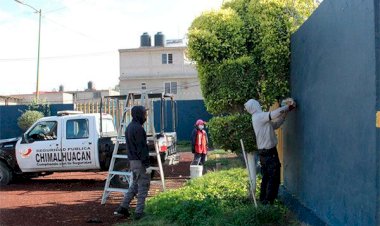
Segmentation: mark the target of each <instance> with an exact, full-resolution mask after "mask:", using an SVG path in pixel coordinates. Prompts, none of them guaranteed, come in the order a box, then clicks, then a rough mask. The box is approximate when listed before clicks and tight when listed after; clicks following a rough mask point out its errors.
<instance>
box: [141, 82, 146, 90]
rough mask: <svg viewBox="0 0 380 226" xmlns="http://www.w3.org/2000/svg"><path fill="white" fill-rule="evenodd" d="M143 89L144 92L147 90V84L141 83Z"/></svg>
mask: <svg viewBox="0 0 380 226" xmlns="http://www.w3.org/2000/svg"><path fill="white" fill-rule="evenodd" d="M141 89H142V90H146V83H145V82H142V83H141Z"/></svg>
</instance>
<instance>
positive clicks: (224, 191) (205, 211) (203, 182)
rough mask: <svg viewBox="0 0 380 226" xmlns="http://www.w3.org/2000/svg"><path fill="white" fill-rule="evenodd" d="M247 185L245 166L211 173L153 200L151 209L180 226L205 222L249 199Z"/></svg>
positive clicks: (148, 206) (150, 205) (148, 207)
mask: <svg viewBox="0 0 380 226" xmlns="http://www.w3.org/2000/svg"><path fill="white" fill-rule="evenodd" d="M236 178H239V179H238V180H237V179H236ZM247 186H248V179H247V173H246V171H245V170H243V169H233V170H228V171H219V172H215V173H208V174H206V175H205V176H203V177H201V178H198V179H196V180H190V181H189V182H188V183H187V184H186V185H185V187H183V188H180V189H177V190H172V191H168V192H165V193H161V194H159V195H158V196H156V197H154V198H152V199H150V200H149V201H148V204H147V211H148V212H150V213H152V214H154V215H156V216H160V217H161V218H163V219H167V220H168V221H169V222H176V223H178V224H179V225H205V222H208V218H210V217H212V216H220V214H223V211H224V210H225V209H230V208H232V207H237V206H242V205H244V204H246V203H247V202H249V200H248V198H247ZM206 225H207V224H206Z"/></svg>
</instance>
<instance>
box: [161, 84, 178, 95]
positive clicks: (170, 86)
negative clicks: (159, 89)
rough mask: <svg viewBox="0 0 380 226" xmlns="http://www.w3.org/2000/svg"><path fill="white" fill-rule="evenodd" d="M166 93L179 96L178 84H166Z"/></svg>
mask: <svg viewBox="0 0 380 226" xmlns="http://www.w3.org/2000/svg"><path fill="white" fill-rule="evenodd" d="M164 89H165V93H171V94H177V82H165V84H164Z"/></svg>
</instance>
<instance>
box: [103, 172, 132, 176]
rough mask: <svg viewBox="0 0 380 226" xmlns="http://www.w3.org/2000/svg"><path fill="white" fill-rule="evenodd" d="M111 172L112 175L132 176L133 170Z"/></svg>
mask: <svg viewBox="0 0 380 226" xmlns="http://www.w3.org/2000/svg"><path fill="white" fill-rule="evenodd" d="M109 174H112V175H123V176H131V175H132V172H126V171H110V172H109Z"/></svg>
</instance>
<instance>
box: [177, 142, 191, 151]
mask: <svg viewBox="0 0 380 226" xmlns="http://www.w3.org/2000/svg"><path fill="white" fill-rule="evenodd" d="M188 151H191V143H190V141H178V142H177V152H188Z"/></svg>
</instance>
